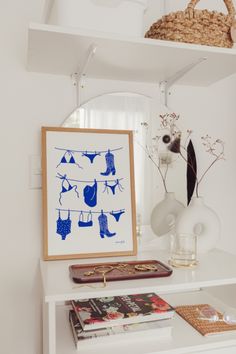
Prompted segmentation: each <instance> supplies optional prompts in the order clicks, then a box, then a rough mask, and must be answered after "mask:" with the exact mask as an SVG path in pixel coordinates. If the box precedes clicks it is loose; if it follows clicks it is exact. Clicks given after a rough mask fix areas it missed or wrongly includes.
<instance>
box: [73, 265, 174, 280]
mask: <svg viewBox="0 0 236 354" xmlns="http://www.w3.org/2000/svg"><path fill="white" fill-rule="evenodd" d="M121 264H127V265H128V267H127V268H128V269H129V271H120V270H119V269H117V268H115V269H113V270H111V271H110V272H108V273H106V274H105V277H106V281H117V280H129V279H145V278H160V277H168V276H170V275H171V274H172V269H171V268H169V267H168V266H167V265H165V264H164V263H162V262H160V261H157V260H144V261H129V262H112V263H111V262H109V263H93V264H75V265H71V266H69V272H70V277H71V279H72V280H73V281H74V282H75V283H95V282H103V275H102V274H97V273H94V274H92V275H90V276H86V275H84V273H86V272H92V271H93V270H94V268H95V267H101V266H104V267H108V266H113V267H117V266H120V265H121ZM138 264H139V265H145V264H146V265H155V266H156V268H157V269H156V270H150V271H137V270H135V266H136V265H138ZM131 272H132V273H131Z"/></svg>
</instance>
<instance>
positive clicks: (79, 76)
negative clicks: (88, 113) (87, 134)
mask: <svg viewBox="0 0 236 354" xmlns="http://www.w3.org/2000/svg"><path fill="white" fill-rule="evenodd" d="M96 50H97V47H96V46H95V45H94V44H92V45H91V46H90V47H89V49H88V52H87V55H86V58H85V60H84V63H83V64H82V65H81V66H78V68H77V69H76V70H75V72H74V73H72V74H71V79H72V83H73V85H74V86H76V106H77V107H79V103H80V100H79V89H80V88H83V87H84V84H83V80H84V79H85V77H86V74H87V69H88V66H89V64H90V62H91V60H92V59H93V57H94V55H95V53H96Z"/></svg>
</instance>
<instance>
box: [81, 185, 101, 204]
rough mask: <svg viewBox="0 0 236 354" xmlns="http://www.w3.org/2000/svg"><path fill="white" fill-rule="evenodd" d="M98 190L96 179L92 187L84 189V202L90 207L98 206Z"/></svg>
mask: <svg viewBox="0 0 236 354" xmlns="http://www.w3.org/2000/svg"><path fill="white" fill-rule="evenodd" d="M97 189H98V185H97V181H96V179H95V180H94V184H93V185H92V186H89V185H87V186H85V187H84V192H83V193H84V202H85V203H86V204H87V205H88V206H90V207H95V206H96V205H97Z"/></svg>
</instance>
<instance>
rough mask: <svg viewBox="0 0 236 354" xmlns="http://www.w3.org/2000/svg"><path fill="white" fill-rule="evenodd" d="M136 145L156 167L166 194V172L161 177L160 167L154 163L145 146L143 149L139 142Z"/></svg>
mask: <svg viewBox="0 0 236 354" xmlns="http://www.w3.org/2000/svg"><path fill="white" fill-rule="evenodd" d="M137 143H138V145H139V146H140V147H141V148H142V149H143V150H144V152H145V153H146V155H147V156H148V158H149V159H150V160H151V161H152V163H153V164H154V165H155V166H156V168H157V170H158V172H159V173H160V176H161V179H162V183H163V186H164V189H165V192H166V193H168V190H167V186H166V174H167V171H166V172H165V175H163V173H162V170H161V168H160V166H159V165H158V164H157V163H156V161H155V160H154V159H153V157H152V156H151V154H150V152H149V149H148V147H147V145H146V146H145V148H144V147H143V146H142V145H141V144H140V143H139V142H137Z"/></svg>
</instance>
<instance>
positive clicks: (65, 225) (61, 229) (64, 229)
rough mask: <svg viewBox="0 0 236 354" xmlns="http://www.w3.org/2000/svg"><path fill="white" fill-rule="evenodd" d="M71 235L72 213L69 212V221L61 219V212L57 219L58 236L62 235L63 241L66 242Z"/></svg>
mask: <svg viewBox="0 0 236 354" xmlns="http://www.w3.org/2000/svg"><path fill="white" fill-rule="evenodd" d="M70 233H71V219H70V211H69V210H68V215H67V219H62V218H61V212H60V210H59V215H58V219H57V234H59V235H61V239H62V240H65V239H66V236H67V235H69V234H70Z"/></svg>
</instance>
